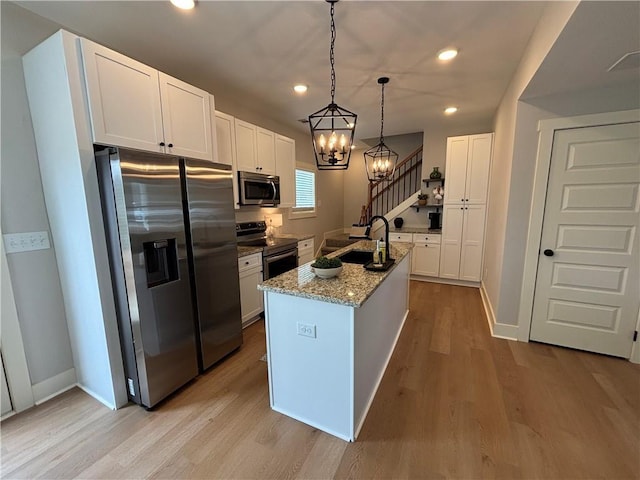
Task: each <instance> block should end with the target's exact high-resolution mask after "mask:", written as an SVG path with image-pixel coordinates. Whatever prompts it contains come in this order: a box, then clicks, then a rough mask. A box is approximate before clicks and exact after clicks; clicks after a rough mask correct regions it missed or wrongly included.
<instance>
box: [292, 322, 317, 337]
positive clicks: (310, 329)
mask: <svg viewBox="0 0 640 480" xmlns="http://www.w3.org/2000/svg"><path fill="white" fill-rule="evenodd" d="M297 326H298V335H302V336H303V337H311V338H316V326H315V325H311V324H308V323H300V322H298V324H297Z"/></svg>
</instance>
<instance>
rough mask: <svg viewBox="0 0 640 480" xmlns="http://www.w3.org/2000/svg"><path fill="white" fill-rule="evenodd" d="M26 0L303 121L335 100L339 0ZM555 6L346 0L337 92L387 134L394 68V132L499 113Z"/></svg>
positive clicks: (363, 122)
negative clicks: (303, 90)
mask: <svg viewBox="0 0 640 480" xmlns="http://www.w3.org/2000/svg"><path fill="white" fill-rule="evenodd" d="M17 3H18V4H19V5H20V6H22V7H24V8H26V9H28V10H31V11H33V12H35V13H37V14H39V15H41V16H43V17H45V18H48V19H50V20H53V21H55V22H57V23H59V24H61V25H63V26H64V27H65V28H67V29H69V30H71V31H73V32H76V33H78V34H80V35H82V36H85V37H88V38H90V39H92V40H94V41H96V42H99V43H101V44H104V45H106V46H109V47H111V48H113V49H115V50H118V51H120V52H122V53H124V54H126V55H128V56H130V57H133V58H136V59H138V60H140V61H142V62H144V63H147V64H149V65H152V66H154V67H156V68H158V69H159V70H162V71H164V72H166V73H168V74H170V75H173V76H175V77H178V78H181V79H183V80H185V81H187V82H189V83H192V84H194V85H197V86H199V87H201V88H204V89H206V90H209V91H211V92H212V93H214V95H215V93H216V91H218V92H220V91H224V92H225V93H231V94H233V95H234V96H235V97H238V98H243V99H244V101H245V102H247V103H248V104H251V105H252V106H253V107H254V108H255V109H256V110H258V111H262V112H265V111H266V112H267V114H268V115H270V116H271V117H273V118H275V119H276V120H279V121H281V122H283V123H288V124H291V125H292V126H297V127H299V128H300V129H306V128H307V127H306V126H304V125H302V124H300V123H298V122H297V120H298V119H302V118H306V117H307V116H308V115H309V114H310V113H312V112H314V111H316V110H319V109H320V108H323V107H325V106H326V105H327V104H328V103H329V100H330V95H329V60H328V53H329V4H328V3H326V2H324V1H321V0H315V1H297V2H293V1H289V2H287V1H254V2H248V1H226V2H222V1H200V2H199V3H198V4H197V6H196V8H195V9H194V10H193V11H190V12H183V11H179V10H177V9H175V8H174V7H173V6H171V5H170V3H169V2H168V1H142V2H135V1H126V2H123V1H120V2H115V1H113V2H100V1H70V2H68V1H45V2H33V1H22V2H17ZM588 3H590V2H588ZM596 3H600V2H596ZM602 3H605V4H606V3H610V2H602ZM629 3H633V4H638V2H629ZM545 5H546V3H545V2H523V1H513V2H509V1H498V2H483V1H471V2H456V1H446V2H436V1H413V2H400V1H375V2H365V1H348V0H343V1H341V2H339V3H338V4H337V5H336V26H337V39H336V74H337V89H336V101H337V103H338V104H339V105H341V106H343V107H345V108H348V109H349V110H352V111H354V112H356V113H357V114H358V124H357V128H356V137H357V138H359V139H363V138H368V137H376V136H377V135H378V133H379V128H380V126H379V121H380V87H379V85H378V84H377V82H376V80H377V78H378V77H380V76H389V77H390V78H391V82H390V83H389V84H388V85H387V87H386V89H385V135H393V134H401V133H411V132H419V131H423V130H424V129H425V128H429V127H435V126H440V125H441V124H443V123H445V124H452V125H455V124H471V123H474V122H481V121H487V120H489V119H491V118H492V116H493V114H494V112H495V110H496V108H497V105H498V103H499V101H500V99H501V98H502V95H503V93H504V91H505V89H506V87H507V85H508V83H509V80H510V79H511V77H512V75H513V73H514V72H515V70H516V67H517V65H518V63H519V61H520V58H521V56H522V53H523V51H524V49H525V47H526V45H527V42H528V40H529V37H530V36H531V33H532V32H533V30H534V28H535V26H536V23H537V22H538V20H539V18H540V15H541V13H542V10H543V8H544V7H545ZM581 7H582V5H581ZM626 14H628V12H627V13H626ZM588 20H589V21H593V19H592V18H591V17H589V19H588ZM580 28H582V27H580ZM578 30H579V29H578ZM614 33H616V32H615V30H614ZM600 36H602V35H600ZM600 36H599V37H600ZM611 36H612V35H609V37H611ZM613 37H614V39H611V38H609V39H608V40H607V41H608V42H614V41H615V38H616V37H617V36H616V35H613ZM605 40H606V39H605ZM571 41H572V42H573V41H575V39H573V37H572V40H571ZM447 46H456V47H457V48H459V49H460V55H459V56H458V58H457V59H455V60H454V61H453V62H451V63H449V64H443V63H441V62H439V61H438V60H437V59H436V53H437V52H438V51H439V50H441V49H442V48H444V47H447ZM582 57H583V55H576V56H573V57H571V59H574V58H577V59H579V60H581V61H582ZM566 63H567V59H566V58H565V59H563V58H558V59H555V57H554V61H553V63H550V64H549V69H548V70H549V71H550V72H551V73H550V74H549V75H548V76H547V77H540V78H539V80H540V85H542V86H544V88H542V87H541V88H540V91H541V92H544V93H548V90H549V85H552V84H553V83H554V78H556V79H557V75H556V76H555V77H554V74H553V71H554V69H555V70H557V69H560V70H562V69H563V68H565V67H566ZM578 67H579V66H578ZM571 68H572V69H575V68H576V67H575V66H574V67H571ZM578 77H579V75H578ZM295 83H305V84H307V85H309V92H308V93H307V95H306V96H304V97H301V96H296V95H294V94H293V92H292V89H291V87H292V86H293V85H294V84H295ZM556 88H557V85H556ZM533 93H534V94H535V93H536V92H533ZM448 105H457V106H458V107H459V108H460V111H459V113H457V114H456V115H454V116H450V117H445V116H444V115H443V114H442V110H443V109H444V107H445V106H448Z"/></svg>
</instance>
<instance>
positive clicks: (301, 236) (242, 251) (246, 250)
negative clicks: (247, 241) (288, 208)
mask: <svg viewBox="0 0 640 480" xmlns="http://www.w3.org/2000/svg"><path fill="white" fill-rule="evenodd" d="M314 237H315V235H313V234H312V233H280V234H278V235H276V238H294V239H296V240H298V241H299V242H301V241H302V240H309V239H310V238H314ZM259 252H260V253H261V252H262V247H260V246H252V247H245V246H242V245H238V258H242V257H246V256H247V255H253V254H254V253H259Z"/></svg>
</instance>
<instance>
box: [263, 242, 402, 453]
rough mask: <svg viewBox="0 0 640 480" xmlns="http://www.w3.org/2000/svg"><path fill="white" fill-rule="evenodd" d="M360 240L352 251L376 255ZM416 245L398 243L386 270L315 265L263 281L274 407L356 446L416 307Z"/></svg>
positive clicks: (393, 246)
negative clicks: (332, 271)
mask: <svg viewBox="0 0 640 480" xmlns="http://www.w3.org/2000/svg"><path fill="white" fill-rule="evenodd" d="M374 245H375V244H374V242H370V241H360V242H357V243H355V244H353V245H350V246H348V247H345V248H343V249H341V250H338V251H337V252H334V253H332V254H331V255H329V257H335V256H340V255H342V254H344V253H346V252H348V251H350V250H368V251H373V249H374ZM411 248H412V245H411V244H407V243H393V244H392V245H391V256H392V258H394V259H395V264H394V265H393V266H392V267H391V268H390V269H389V270H388V271H386V272H371V271H367V270H365V269H364V268H363V266H362V265H357V264H350V263H344V264H343V270H342V273H341V274H340V275H339V276H338V277H335V278H331V279H320V278H317V277H315V275H314V274H313V272H312V270H311V267H310V265H309V264H307V265H303V266H301V267H298V268H297V269H295V270H291V271H289V272H286V273H284V274H282V275H280V276H278V277H275V278H272V279H270V280H267V281H265V282H264V283H262V284H261V285H260V286H259V288H260V289H261V290H263V291H264V300H265V325H266V333H267V359H268V365H269V396H270V402H271V408H272V409H274V410H276V411H278V412H280V413H283V414H285V415H288V416H290V417H292V418H295V419H296V420H299V421H301V422H304V423H306V424H308V425H311V426H313V427H315V428H318V429H320V430H323V431H325V432H327V433H330V434H332V435H335V436H336V437H339V438H342V439H344V440H348V441H354V440H355V439H356V437H357V435H358V432H359V431H360V428H361V427H362V424H363V423H364V420H365V417H366V415H367V412H368V410H369V407H370V406H371V403H372V402H373V398H374V396H375V394H376V391H377V389H378V385H379V383H380V381H381V380H382V376H383V374H384V371H385V369H386V367H387V364H388V362H389V359H390V358H391V354H392V353H393V349H394V347H395V344H396V342H397V339H398V337H399V335H400V332H401V330H402V326H403V325H404V321H405V319H406V317H407V314H408V309H409V272H410V266H411Z"/></svg>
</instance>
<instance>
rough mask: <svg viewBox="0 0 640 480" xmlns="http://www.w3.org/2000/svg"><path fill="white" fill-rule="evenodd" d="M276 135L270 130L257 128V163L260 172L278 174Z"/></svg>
mask: <svg viewBox="0 0 640 480" xmlns="http://www.w3.org/2000/svg"><path fill="white" fill-rule="evenodd" d="M275 142H276V135H275V133H273V132H272V131H270V130H266V129H264V128H260V127H257V128H256V161H257V163H258V172H260V173H264V174H265V175H275V174H276V143H275Z"/></svg>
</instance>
